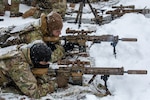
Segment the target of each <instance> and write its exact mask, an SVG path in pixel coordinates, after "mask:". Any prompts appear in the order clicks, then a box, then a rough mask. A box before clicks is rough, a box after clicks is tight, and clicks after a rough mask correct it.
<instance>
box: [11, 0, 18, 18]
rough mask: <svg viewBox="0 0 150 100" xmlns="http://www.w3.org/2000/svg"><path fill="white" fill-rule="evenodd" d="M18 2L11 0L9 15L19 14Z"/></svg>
mask: <svg viewBox="0 0 150 100" xmlns="http://www.w3.org/2000/svg"><path fill="white" fill-rule="evenodd" d="M19 4H20V0H11V6H10V16H12V17H13V16H19V15H18V14H19Z"/></svg>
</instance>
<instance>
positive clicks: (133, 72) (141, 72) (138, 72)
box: [125, 70, 147, 74]
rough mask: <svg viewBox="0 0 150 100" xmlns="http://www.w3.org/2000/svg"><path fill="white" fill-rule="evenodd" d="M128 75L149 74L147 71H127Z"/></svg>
mask: <svg viewBox="0 0 150 100" xmlns="http://www.w3.org/2000/svg"><path fill="white" fill-rule="evenodd" d="M125 73H128V74H147V70H128V71H125Z"/></svg>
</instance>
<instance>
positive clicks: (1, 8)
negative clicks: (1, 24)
mask: <svg viewBox="0 0 150 100" xmlns="http://www.w3.org/2000/svg"><path fill="white" fill-rule="evenodd" d="M4 10H5V5H4V0H0V16H3V15H4Z"/></svg>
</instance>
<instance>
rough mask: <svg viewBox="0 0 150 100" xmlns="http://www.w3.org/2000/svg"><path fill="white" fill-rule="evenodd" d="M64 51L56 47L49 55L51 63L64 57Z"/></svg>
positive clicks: (58, 46)
mask: <svg viewBox="0 0 150 100" xmlns="http://www.w3.org/2000/svg"><path fill="white" fill-rule="evenodd" d="M64 54H65V50H64V48H63V47H62V46H60V45H56V50H54V52H53V53H52V55H51V62H56V61H58V60H61V59H62V58H63V57H64Z"/></svg>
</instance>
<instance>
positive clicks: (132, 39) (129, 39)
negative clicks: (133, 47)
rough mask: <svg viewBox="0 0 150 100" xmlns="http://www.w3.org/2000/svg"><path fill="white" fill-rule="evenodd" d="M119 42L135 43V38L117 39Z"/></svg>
mask: <svg viewBox="0 0 150 100" xmlns="http://www.w3.org/2000/svg"><path fill="white" fill-rule="evenodd" d="M119 40H121V41H133V42H134V41H137V38H122V39H119Z"/></svg>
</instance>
